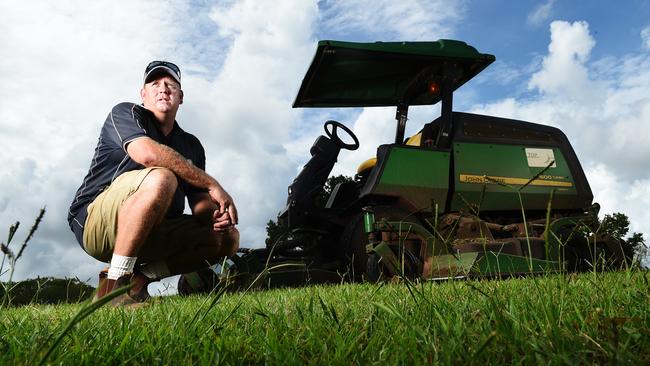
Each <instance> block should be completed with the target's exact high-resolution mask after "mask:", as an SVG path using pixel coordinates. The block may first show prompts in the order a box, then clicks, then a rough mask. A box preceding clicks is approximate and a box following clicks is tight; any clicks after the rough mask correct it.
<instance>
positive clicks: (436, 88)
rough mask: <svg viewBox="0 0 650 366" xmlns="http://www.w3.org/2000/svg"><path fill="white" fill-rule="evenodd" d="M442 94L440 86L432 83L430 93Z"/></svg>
mask: <svg viewBox="0 0 650 366" xmlns="http://www.w3.org/2000/svg"><path fill="white" fill-rule="evenodd" d="M439 92H440V87H439V86H438V84H437V83H431V84H429V93H431V94H437V93H439Z"/></svg>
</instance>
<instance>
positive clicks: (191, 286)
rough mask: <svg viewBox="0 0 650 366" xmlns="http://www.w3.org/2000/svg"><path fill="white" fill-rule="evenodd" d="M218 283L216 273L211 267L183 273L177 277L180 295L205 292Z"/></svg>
mask: <svg viewBox="0 0 650 366" xmlns="http://www.w3.org/2000/svg"><path fill="white" fill-rule="evenodd" d="M218 283H219V278H218V277H217V274H216V273H214V271H213V270H212V268H210V267H208V268H203V269H200V270H198V271H196V272H191V273H184V274H182V275H181V276H180V278H179V279H178V293H179V294H180V295H193V294H207V293H209V292H210V291H212V290H213V289H214V288H215V287H216V286H217V284H218Z"/></svg>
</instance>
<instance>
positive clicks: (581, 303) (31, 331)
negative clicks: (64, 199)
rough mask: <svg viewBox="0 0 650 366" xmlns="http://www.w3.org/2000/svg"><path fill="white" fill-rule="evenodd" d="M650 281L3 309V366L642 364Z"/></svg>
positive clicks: (357, 289)
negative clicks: (143, 305) (112, 306)
mask: <svg viewBox="0 0 650 366" xmlns="http://www.w3.org/2000/svg"><path fill="white" fill-rule="evenodd" d="M649 280H650V274H648V273H647V272H646V273H644V272H639V271H627V272H613V273H585V274H579V275H548V276H540V277H531V278H525V279H516V278H515V279H509V280H500V281H486V280H480V281H478V280H468V281H449V282H443V283H434V282H421V283H414V284H408V283H407V284H384V285H375V284H367V283H366V284H350V285H341V286H314V287H306V288H300V289H283V290H273V291H255V292H250V293H246V294H241V293H222V294H213V295H210V296H189V297H167V298H156V299H153V300H154V301H152V302H151V304H150V305H149V306H148V307H146V308H143V309H138V310H131V309H119V308H118V309H110V308H106V307H104V308H101V309H98V310H97V311H96V312H94V313H89V312H88V311H82V310H84V309H86V308H87V306H85V305H59V306H28V307H20V308H8V309H3V312H2V314H3V316H2V317H0V364H15V365H21V364H37V363H38V360H45V357H44V355H45V353H46V350H51V353H50V354H48V356H49V357H48V358H47V360H46V362H48V363H51V364H75V365H93V366H98V365H112V364H147V365H148V364H173V365H196V364H199V365H213V364H281V365H285V364H325V365H330V364H331V365H339V364H346V365H348V364H363V365H373V364H374V365H398V364H409V365H411V364H414V365H420V364H445V365H447V364H470V365H472V364H477V365H484V364H493V365H501V364H529V365H532V364H545V365H548V364H552V365H557V364H571V365H574V364H575V365H580V364H589V365H591V364H617V365H643V364H647V363H648V362H649V361H650V354H649V353H648V350H649V349H650V313H649V312H648V306H650V294H649V293H648V291H647V289H648V286H649ZM80 309H81V310H80ZM79 314H82V315H84V316H88V317H87V318H86V319H85V320H83V321H78V322H76V325H75V326H74V327H71V326H70V324H71V321H70V319H72V320H75V319H81V318H80V315H79ZM197 314H198V316H197ZM193 319H195V321H193ZM57 335H58V337H57ZM55 341H57V342H60V343H58V347H52V346H53V345H55V344H54V342H55Z"/></svg>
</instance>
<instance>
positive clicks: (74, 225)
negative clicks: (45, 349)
mask: <svg viewBox="0 0 650 366" xmlns="http://www.w3.org/2000/svg"><path fill="white" fill-rule="evenodd" d="M140 96H141V99H142V104H141V105H137V104H134V103H120V104H118V105H116V106H115V107H113V109H112V110H111V112H110V113H109V114H108V117H107V118H106V121H105V122H104V125H103V127H102V130H101V133H100V136H99V141H98V143H97V147H96V149H95V154H94V157H93V158H92V162H91V165H90V169H89V171H88V174H87V175H86V177H85V178H84V180H83V182H82V184H81V187H79V190H78V191H77V193H76V194H75V197H74V200H73V201H72V204H71V206H70V211H69V213H68V222H69V223H70V228H71V229H72V231H73V232H74V234H75V237H76V238H77V241H78V242H79V243H80V244H81V247H82V248H83V249H84V250H85V251H86V252H87V253H88V254H89V255H91V256H93V257H94V258H96V259H97V260H100V261H102V262H108V263H110V266H109V267H108V269H105V270H103V271H102V272H101V273H100V274H99V285H98V289H97V293H96V295H95V300H97V299H99V298H101V297H103V296H105V295H106V294H108V293H110V292H111V291H113V290H115V289H118V288H120V287H123V286H128V285H130V284H133V287H132V288H131V289H130V290H129V292H128V293H126V294H124V295H121V296H119V297H117V298H115V299H113V300H112V303H113V304H114V305H130V304H136V303H139V302H144V301H145V300H146V299H147V298H149V294H148V292H147V285H148V284H149V283H151V282H152V281H157V280H160V279H162V278H165V277H168V276H172V275H176V274H181V273H186V272H192V271H195V270H198V269H200V268H204V267H206V266H209V265H212V264H214V263H216V262H217V261H219V259H220V258H222V257H224V256H229V255H232V254H234V253H235V251H236V250H237V248H238V247H239V232H238V231H237V229H236V228H235V225H236V224H237V208H236V207H235V204H234V202H233V199H232V197H230V195H229V194H228V193H227V192H226V191H225V190H224V189H223V187H222V186H221V185H220V184H219V182H218V181H217V180H216V179H215V178H213V177H211V176H210V175H208V174H207V173H206V172H205V171H204V170H205V152H204V150H203V146H202V145H201V143H200V142H199V140H198V139H197V138H196V137H194V136H193V135H191V134H189V133H187V132H185V131H184V130H183V129H181V127H180V126H179V125H178V123H177V122H176V113H177V111H178V108H179V106H180V105H181V104H182V103H183V91H182V90H181V72H180V70H179V68H178V66H176V65H175V64H172V63H170V62H165V61H154V62H151V63H150V64H149V65H148V66H147V67H146V69H145V72H144V85H143V87H142V89H141V90H140ZM186 198H187V201H188V203H189V206H190V208H191V211H192V214H191V215H186V214H183V211H184V209H185V199H186Z"/></svg>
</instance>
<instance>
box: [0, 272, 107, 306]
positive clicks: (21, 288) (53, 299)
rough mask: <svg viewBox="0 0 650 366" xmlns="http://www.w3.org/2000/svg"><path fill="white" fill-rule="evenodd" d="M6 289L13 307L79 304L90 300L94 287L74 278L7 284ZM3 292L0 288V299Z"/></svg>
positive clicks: (46, 278) (40, 279)
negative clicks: (8, 290)
mask: <svg viewBox="0 0 650 366" xmlns="http://www.w3.org/2000/svg"><path fill="white" fill-rule="evenodd" d="M6 287H7V288H11V293H10V294H9V296H10V298H11V305H13V306H20V305H28V304H61V303H74V302H80V301H83V300H87V299H88V298H90V296H91V295H92V293H93V291H95V288H94V287H92V286H90V285H88V284H86V283H84V282H81V281H79V279H76V278H68V279H62V278H53V277H44V278H41V277H39V278H34V279H29V280H25V281H20V282H17V283H8V284H6ZM4 291H5V290H4V289H3V288H0V297H2V296H4Z"/></svg>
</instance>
